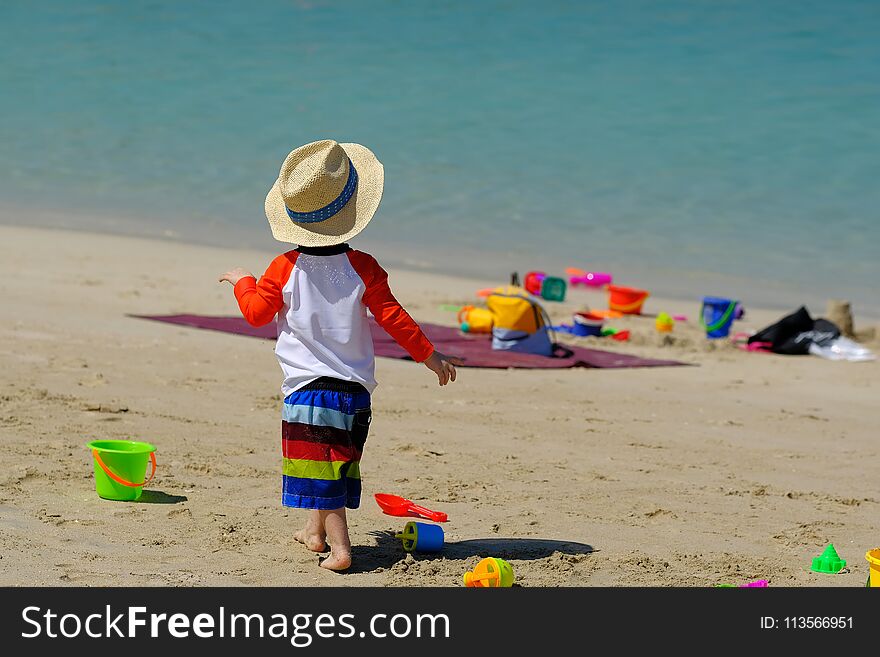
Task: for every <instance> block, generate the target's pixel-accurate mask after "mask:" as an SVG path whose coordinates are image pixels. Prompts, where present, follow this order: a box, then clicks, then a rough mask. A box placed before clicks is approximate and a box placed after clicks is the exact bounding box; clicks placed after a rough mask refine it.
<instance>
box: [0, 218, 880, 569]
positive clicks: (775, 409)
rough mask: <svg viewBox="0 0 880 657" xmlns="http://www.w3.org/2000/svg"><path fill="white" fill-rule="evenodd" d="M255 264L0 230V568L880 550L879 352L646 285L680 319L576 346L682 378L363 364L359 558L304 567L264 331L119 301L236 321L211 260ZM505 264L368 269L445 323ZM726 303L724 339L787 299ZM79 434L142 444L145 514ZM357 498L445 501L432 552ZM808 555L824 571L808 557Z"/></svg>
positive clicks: (194, 250) (685, 561)
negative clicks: (99, 485)
mask: <svg viewBox="0 0 880 657" xmlns="http://www.w3.org/2000/svg"><path fill="white" fill-rule="evenodd" d="M354 245H355V246H357V243H356V242H355V244H354ZM279 246H281V245H279ZM281 250H283V247H282V248H279V252H280V251H281ZM376 255H377V257H379V259H380V261H381V259H382V254H381V253H376ZM272 256H273V254H272V253H268V252H265V253H264V252H256V251H241V250H235V249H223V248H214V247H201V246H194V245H188V244H181V243H177V242H170V241H169V242H163V241H151V240H145V239H135V238H126V237H115V236H106V235H92V234H88V233H79V232H68V231H61V230H52V231H50V230H43V229H31V228H15V227H8V226H0V274H2V275H0V290H2V292H0V297H2V300H3V304H2V311H0V367H2V374H0V388H2V389H0V584H3V585H28V586H29V585H59V584H62V585H63V584H70V585H92V586H101V585H184V586H189V585H211V586H213V585H273V586H274V585H285V586H290V585H294V586H296V585H299V586H311V585H321V586H362V585H378V586H460V585H461V577H462V573H464V571H465V570H467V569H470V568H472V567H473V566H474V565H475V564H476V563H477V562H478V561H479V560H480V559H481V558H482V557H486V556H497V557H502V558H505V559H507V560H509V561H510V563H511V564H512V565H513V567H514V569H515V572H516V577H517V580H516V581H517V584H518V585H521V586H523V587H535V586H712V585H714V584H718V583H732V584H740V583H745V582H747V581H750V580H753V579H758V578H762V579H768V580H769V581H770V585H771V586H814V585H815V586H863V585H864V583H865V579H866V577H867V572H868V567H867V563H866V561H865V557H864V555H865V551H866V550H868V549H870V548H874V547H878V546H880V444H878V441H877V428H876V425H877V419H878V416H877V395H878V388H880V363H878V362H876V361H875V362H869V363H841V362H830V361H826V360H823V359H821V358H818V357H813V356H804V357H785V356H775V355H764V354H750V353H745V352H743V351H740V350H738V349H736V348H734V347H733V346H731V345H730V344H729V343H727V342H726V341H718V342H717V343H711V344H710V343H708V342H707V341H706V340H705V338H704V337H703V334H702V333H701V331H700V329H699V327H698V325H697V324H696V322H695V321H694V320H695V319H696V317H697V314H698V309H699V304H698V298H699V296H695V297H694V300H693V301H673V300H660V299H656V298H653V297H652V298H650V299H649V300H648V303H647V305H646V311H647V312H650V313H656V312H659V311H666V312H669V313H681V314H685V315H688V316H689V317H690V318H691V321H690V322H688V323H687V324H683V325H678V326H677V327H676V329H675V332H674V333H673V334H672V335H671V336H669V337H668V338H664V337H663V336H660V335H659V334H657V333H656V332H655V330H654V322H653V319H651V318H647V317H632V318H627V319H625V320H621V321H619V322H616V323H615V325H617V326H619V327H620V328H629V329H630V330H631V331H632V333H633V339H632V341H631V342H630V343H616V342H613V341H610V340H604V341H602V342H600V343H599V342H596V341H595V340H593V341H590V342H589V344H590V346H593V347H596V348H607V349H609V350H619V351H622V352H625V353H632V354H638V355H643V356H650V357H657V358H674V359H678V360H681V361H684V362H686V363H688V364H690V365H692V366H690V367H669V368H657V369H629V370H589V369H572V370H557V371H553V370H547V371H524V370H478V369H461V370H460V371H459V377H458V381H456V382H455V383H454V384H452V385H450V386H448V387H445V388H439V387H438V386H437V383H436V379H435V378H434V376H433V374H432V373H431V372H429V371H428V370H427V369H426V368H424V367H423V366H422V365H419V364H415V363H412V362H406V361H399V360H389V359H378V360H377V378H378V380H379V383H380V386H379V388H378V390H377V391H376V394H375V396H374V399H373V409H374V419H373V424H372V429H371V433H370V437H369V440H368V442H367V447H366V450H365V454H364V460H363V463H362V473H363V479H364V499H363V504H362V507H361V509H359V510H357V511H355V512H353V513H351V514H350V516H349V517H350V525H351V532H352V541H353V544H354V546H355V547H354V565H353V567H352V568H351V569H350V571H349V572H347V573H345V574H336V573H332V572H327V571H325V570H323V569H320V568H318V566H317V562H318V556H317V555H315V554H313V553H310V552H308V551H306V550H305V549H304V548H302V547H301V546H300V545H298V544H296V543H295V542H294V541H293V538H292V534H293V532H294V530H295V529H297V528H298V526H299V524H300V521H301V515H300V514H299V513H297V512H295V511H293V510H290V511H288V510H286V509H284V508H283V507H282V506H281V504H280V499H279V498H280V495H279V488H280V484H279V462H280V448H279V413H280V411H279V404H280V392H279V384H280V372H279V369H278V365H277V362H276V360H275V357H274V354H273V352H272V347H273V343H272V342H271V341H267V340H258V339H253V338H247V337H242V336H235V335H226V334H221V333H215V332H210V331H199V330H194V329H188V328H181V327H174V326H169V325H163V324H158V323H154V322H148V321H143V320H139V319H134V318H131V317H129V316H128V314H131V313H140V314H149V313H156V314H171V313H184V312H186V313H202V314H216V315H233V314H236V313H237V306H236V304H235V301H234V298H233V296H232V293H231V289H230V287H229V286H228V285H221V284H219V283H217V276H218V275H219V274H220V273H222V272H223V271H226V270H227V269H229V268H231V267H233V266H236V265H239V266H243V267H245V268H249V269H251V270H252V271H254V272H255V273H260V272H262V271H263V269H264V268H265V266H266V264H267V263H268V262H269V260H270V259H271V257H272ZM521 274H522V272H521ZM505 278H506V274H505V275H504V276H501V277H500V278H499V280H465V279H460V278H453V277H443V276H438V275H434V274H429V273H424V272H415V273H414V272H408V271H402V270H395V271H392V272H391V283H392V288H393V289H394V291H395V292H396V294H397V296H398V298H399V299H400V300H401V302H402V303H403V304H404V306H405V307H406V308H407V309H408V310H409V311H410V313H411V314H412V315H413V316H414V317H415V318H416V319H417V320H422V321H430V322H435V323H441V324H453V323H454V321H455V318H454V313H451V312H448V311H444V310H441V309H440V306H441V305H442V304H461V303H473V302H474V301H475V300H476V299H475V297H474V291H475V290H477V289H479V288H482V287H486V286H491V285H496V284H500V283H504V282H506V281H505V280H504V279H505ZM633 283H634V284H635V283H637V282H635V281H633ZM644 285H645V286H646V287H649V288H650V285H649V283H647V282H646V283H645V284H644ZM707 292H709V291H707ZM742 299H743V301H744V303H745V305H746V308H747V314H746V317H745V319H744V320H743V321H741V322H739V323H738V324H737V330H740V331H750V330H756V329H759V328H762V327H764V326H766V325H767V324H769V323H772V322H774V321H775V320H776V319H778V318H779V317H781V316H782V315H784V314H786V313H788V312H790V311H792V310H795V309H796V308H797V307H798V306H799V305H800V303H799V300H797V299H787V300H780V306H779V307H778V308H776V309H753V308H751V307H749V293H748V290H743V291H742ZM583 304H589V305H593V306H596V307H601V306H603V305H604V295H603V294H600V293H598V292H585V291H581V290H574V291H570V293H569V295H568V298H567V300H566V302H565V303H562V304H550V303H548V304H547V308H548V310H550V311H551V313H552V315H553V317H554V318H555V319H557V320H567V319H569V318H570V314H571V311H572V310H573V309H575V308H578V307H580V306H581V305H583ZM810 310H811V311H812V312H813V313H814V315H821V313H822V311H823V310H824V309H823V308H818V309H815V308H811V309H810ZM855 311H856V317H855V319H856V325H857V327H858V328H860V329H862V328H870V327H871V326H872V322H870V321H868V320H866V319H865V318H863V317H860V316H859V314H858V308H856V309H855ZM581 343H583V344H587V343H588V341H587V340H582V341H581ZM868 346H869V347H870V348H872V349H873V350H874V351H875V352H877V353H880V344H878V342H877V341H876V340H872V341H871V342H869V344H868ZM99 438H131V439H140V440H146V441H149V442H152V443H154V444H155V445H156V446H157V448H158V451H157V459H158V462H159V470H158V473H157V476H156V478H155V480H154V481H153V482H152V483H151V484H150V485H149V487H148V489H147V491H146V492H145V493H144V497H143V498H142V501H141V502H139V503H122V502H111V501H106V500H102V499H100V498H98V496H97V495H96V493H95V489H94V477H93V474H92V463H91V456H90V453H89V451H88V450H87V449H86V447H85V444H86V443H87V442H88V441H90V440H94V439H99ZM376 492H389V493H397V494H400V495H404V496H406V497H409V498H410V499H413V500H415V501H418V502H421V503H424V504H425V505H426V506H430V507H432V508H436V509H439V510H442V511H445V512H447V513H448V514H449V518H450V522H448V523H447V524H446V525H445V527H444V529H445V530H446V543H447V545H446V547H445V549H444V551H443V552H442V553H440V554H439V555H434V556H432V555H418V554H417V555H414V556H412V555H406V554H405V553H404V552H403V550H402V548H401V544H400V541H399V540H398V539H396V538H394V534H395V533H396V532H398V531H400V530H401V528H402V527H403V524H404V522H405V521H404V520H402V519H398V518H392V517H390V516H386V515H383V514H382V513H381V511H380V510H379V508H378V507H377V506H376V504H375V503H374V501H373V499H372V495H373V493H376ZM828 543H833V544H834V545H835V546H836V547H837V549H838V552H839V553H840V555H841V556H842V557H843V558H845V559H846V560H847V562H848V565H847V568H846V569H845V570H844V571H842V572H841V573H839V574H837V575H820V574H816V573H812V572H810V570H809V567H810V562H811V559H812V558H813V557H814V556H817V555H818V554H819V553H820V552H821V551H822V549H823V548H824V547H825V546H826V545H827V544H828Z"/></svg>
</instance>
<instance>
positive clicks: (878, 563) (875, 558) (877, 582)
mask: <svg viewBox="0 0 880 657" xmlns="http://www.w3.org/2000/svg"><path fill="white" fill-rule="evenodd" d="M865 559H867V560H868V563H869V564H871V570H870V573H869V574H868V586H869V587H871V588H872V589H875V588H876V589H880V548H875V549H873V550H868V551H867V552H865Z"/></svg>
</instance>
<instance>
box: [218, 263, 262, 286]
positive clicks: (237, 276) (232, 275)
mask: <svg viewBox="0 0 880 657" xmlns="http://www.w3.org/2000/svg"><path fill="white" fill-rule="evenodd" d="M247 276H254V275H253V274H252V273H250V272H249V271H248V270H247V269H242V268H241V267H236V268H235V269H230V270H229V271H228V272H226V273H225V274H223V275H222V276H221V277H220V278H219V279H217V280H218V281H220V282H221V283H222V282H223V281H229V282H230V283H232V284H233V285H235V284H236V283H238V282H239V281H240V280H241V279H242V278H246V277H247ZM254 278H256V276H254Z"/></svg>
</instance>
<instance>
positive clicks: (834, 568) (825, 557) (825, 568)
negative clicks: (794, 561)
mask: <svg viewBox="0 0 880 657" xmlns="http://www.w3.org/2000/svg"><path fill="white" fill-rule="evenodd" d="M845 567H846V559H841V558H840V556H839V555H838V554H837V550H835V549H834V544H833V543H829V544H828V547H827V548H825V550H824V551H823V552H822V554H820V555H819V556H818V557H814V558H813V565H812V566H811V567H810V570H812V571H813V572H816V573H832V574H833V573H839V572H840V571H841V570H843V569H844V568H845Z"/></svg>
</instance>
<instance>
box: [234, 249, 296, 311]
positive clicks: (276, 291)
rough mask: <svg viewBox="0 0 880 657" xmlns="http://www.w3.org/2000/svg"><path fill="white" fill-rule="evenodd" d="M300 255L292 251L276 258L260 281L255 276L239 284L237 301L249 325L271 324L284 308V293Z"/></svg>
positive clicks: (236, 290)
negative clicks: (297, 257)
mask: <svg viewBox="0 0 880 657" xmlns="http://www.w3.org/2000/svg"><path fill="white" fill-rule="evenodd" d="M297 255H298V254H297V253H296V252H295V251H289V252H288V253H285V254H284V255H280V256H278V257H277V258H275V259H274V260H273V261H272V263H271V264H270V265H269V268H268V269H266V273H265V274H263V275H262V276H261V277H260V280H259V281H257V279H256V278H254V277H253V276H245V277H244V278H242V279H241V280H240V281H238V283H236V284H235V288H234V290H233V291H234V292H235V298H236V300H237V301H238V307H239V308H240V309H241V314H242V315H243V316H244V318H245V319H246V320H247V321H248V324H250V325H251V326H263V325H265V324H268V323H269V322H271V321H272V320H273V319H274V317H275V315H276V314H277V313H278V311H279V310H281V308H282V306H284V296H283V295H282V290H284V285H285V284H286V283H287V279H288V278H290V272H291V270H292V269H293V264H294V263H295V262H296V256H297Z"/></svg>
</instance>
